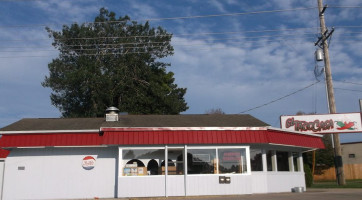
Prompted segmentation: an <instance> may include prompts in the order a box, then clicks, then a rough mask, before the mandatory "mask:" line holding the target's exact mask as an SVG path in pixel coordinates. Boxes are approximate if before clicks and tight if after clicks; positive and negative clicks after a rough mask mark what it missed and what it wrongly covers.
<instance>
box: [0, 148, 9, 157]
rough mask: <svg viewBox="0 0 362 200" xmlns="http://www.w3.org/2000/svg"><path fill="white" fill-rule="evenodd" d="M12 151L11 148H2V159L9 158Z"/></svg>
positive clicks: (0, 155) (0, 152) (0, 153)
mask: <svg viewBox="0 0 362 200" xmlns="http://www.w3.org/2000/svg"><path fill="white" fill-rule="evenodd" d="M9 153H10V151H9V150H5V149H0V159H1V158H7V157H8V155H9Z"/></svg>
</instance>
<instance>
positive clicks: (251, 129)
mask: <svg viewBox="0 0 362 200" xmlns="http://www.w3.org/2000/svg"><path fill="white" fill-rule="evenodd" d="M201 130H204V131H224V130H235V131H247V130H250V131H261V130H268V127H267V126H264V127H101V128H100V131H201Z"/></svg>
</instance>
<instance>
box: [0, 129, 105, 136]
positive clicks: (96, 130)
mask: <svg viewBox="0 0 362 200" xmlns="http://www.w3.org/2000/svg"><path fill="white" fill-rule="evenodd" d="M32 133H39V134H46V133H99V129H84V130H33V131H0V135H7V134H32Z"/></svg>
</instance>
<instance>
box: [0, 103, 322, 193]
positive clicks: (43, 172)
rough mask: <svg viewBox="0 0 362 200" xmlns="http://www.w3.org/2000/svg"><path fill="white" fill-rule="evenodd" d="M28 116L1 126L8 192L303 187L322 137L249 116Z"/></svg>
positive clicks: (224, 190) (285, 189) (277, 189)
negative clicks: (306, 159)
mask: <svg viewBox="0 0 362 200" xmlns="http://www.w3.org/2000/svg"><path fill="white" fill-rule="evenodd" d="M107 110H108V113H107V114H106V118H57V119H49V118H48V119H46V118H42V119H22V120H20V121H18V122H15V123H13V124H10V125H9V126H6V127H4V128H2V129H0V134H1V135H2V137H1V139H0V147H1V148H3V149H6V150H9V151H10V153H9V155H8V156H7V158H6V159H5V164H4V167H3V168H4V173H3V183H2V199H75V198H95V197H98V198H117V197H118V198H121V197H159V196H166V197H167V196H198V195H236V194H254V193H275V192H290V191H291V190H292V189H293V188H295V187H303V188H305V180H304V172H303V160H302V153H303V152H306V151H310V150H314V149H317V148H324V144H323V142H322V140H321V136H319V135H315V134H304V133H297V132H292V131H283V130H281V129H278V128H272V127H270V126H269V125H268V124H266V123H264V122H262V121H260V120H258V119H256V118H254V117H252V116H250V115H118V113H116V112H115V111H116V109H113V108H111V109H107Z"/></svg>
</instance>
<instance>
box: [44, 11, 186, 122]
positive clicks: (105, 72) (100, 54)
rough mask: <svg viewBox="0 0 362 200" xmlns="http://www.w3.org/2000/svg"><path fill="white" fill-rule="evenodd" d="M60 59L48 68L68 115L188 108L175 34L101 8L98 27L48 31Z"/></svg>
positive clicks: (48, 82)
mask: <svg viewBox="0 0 362 200" xmlns="http://www.w3.org/2000/svg"><path fill="white" fill-rule="evenodd" d="M46 30H47V31H48V33H49V37H51V38H53V39H54V42H53V44H52V45H53V46H54V47H55V48H56V49H57V50H59V52H60V53H59V56H58V58H56V59H53V60H52V62H51V63H49V64H48V68H49V76H46V77H45V80H44V82H42V85H43V87H49V88H51V89H52V90H53V91H52V93H51V96H50V98H51V102H52V104H53V105H54V106H56V107H57V108H58V109H59V110H60V111H61V113H62V115H63V117H96V116H103V115H104V111H105V109H106V108H107V107H109V106H117V107H118V108H119V109H120V110H121V111H124V112H129V113H131V114H179V113H180V112H182V111H185V110H187V109H188V107H187V103H186V102H185V100H184V95H185V93H186V88H178V87H177V85H176V84H175V83H174V80H175V79H174V77H173V76H174V74H173V73H172V72H171V71H166V67H168V66H170V64H169V63H164V62H161V61H159V60H160V59H162V58H164V57H167V56H170V55H173V47H172V45H171V44H170V41H171V38H172V34H170V33H168V32H167V31H166V30H164V29H163V28H162V27H157V28H153V27H150V25H149V23H148V22H146V23H144V24H139V23H137V22H135V21H131V20H130V18H129V17H128V16H124V17H119V18H118V19H116V15H115V13H114V12H109V11H108V10H106V9H104V8H102V9H100V13H99V15H98V16H97V17H96V18H95V20H94V23H83V24H82V25H78V24H72V25H71V26H67V25H64V26H63V28H62V30H61V31H60V32H57V31H54V30H51V29H50V28H48V27H47V28H46Z"/></svg>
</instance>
